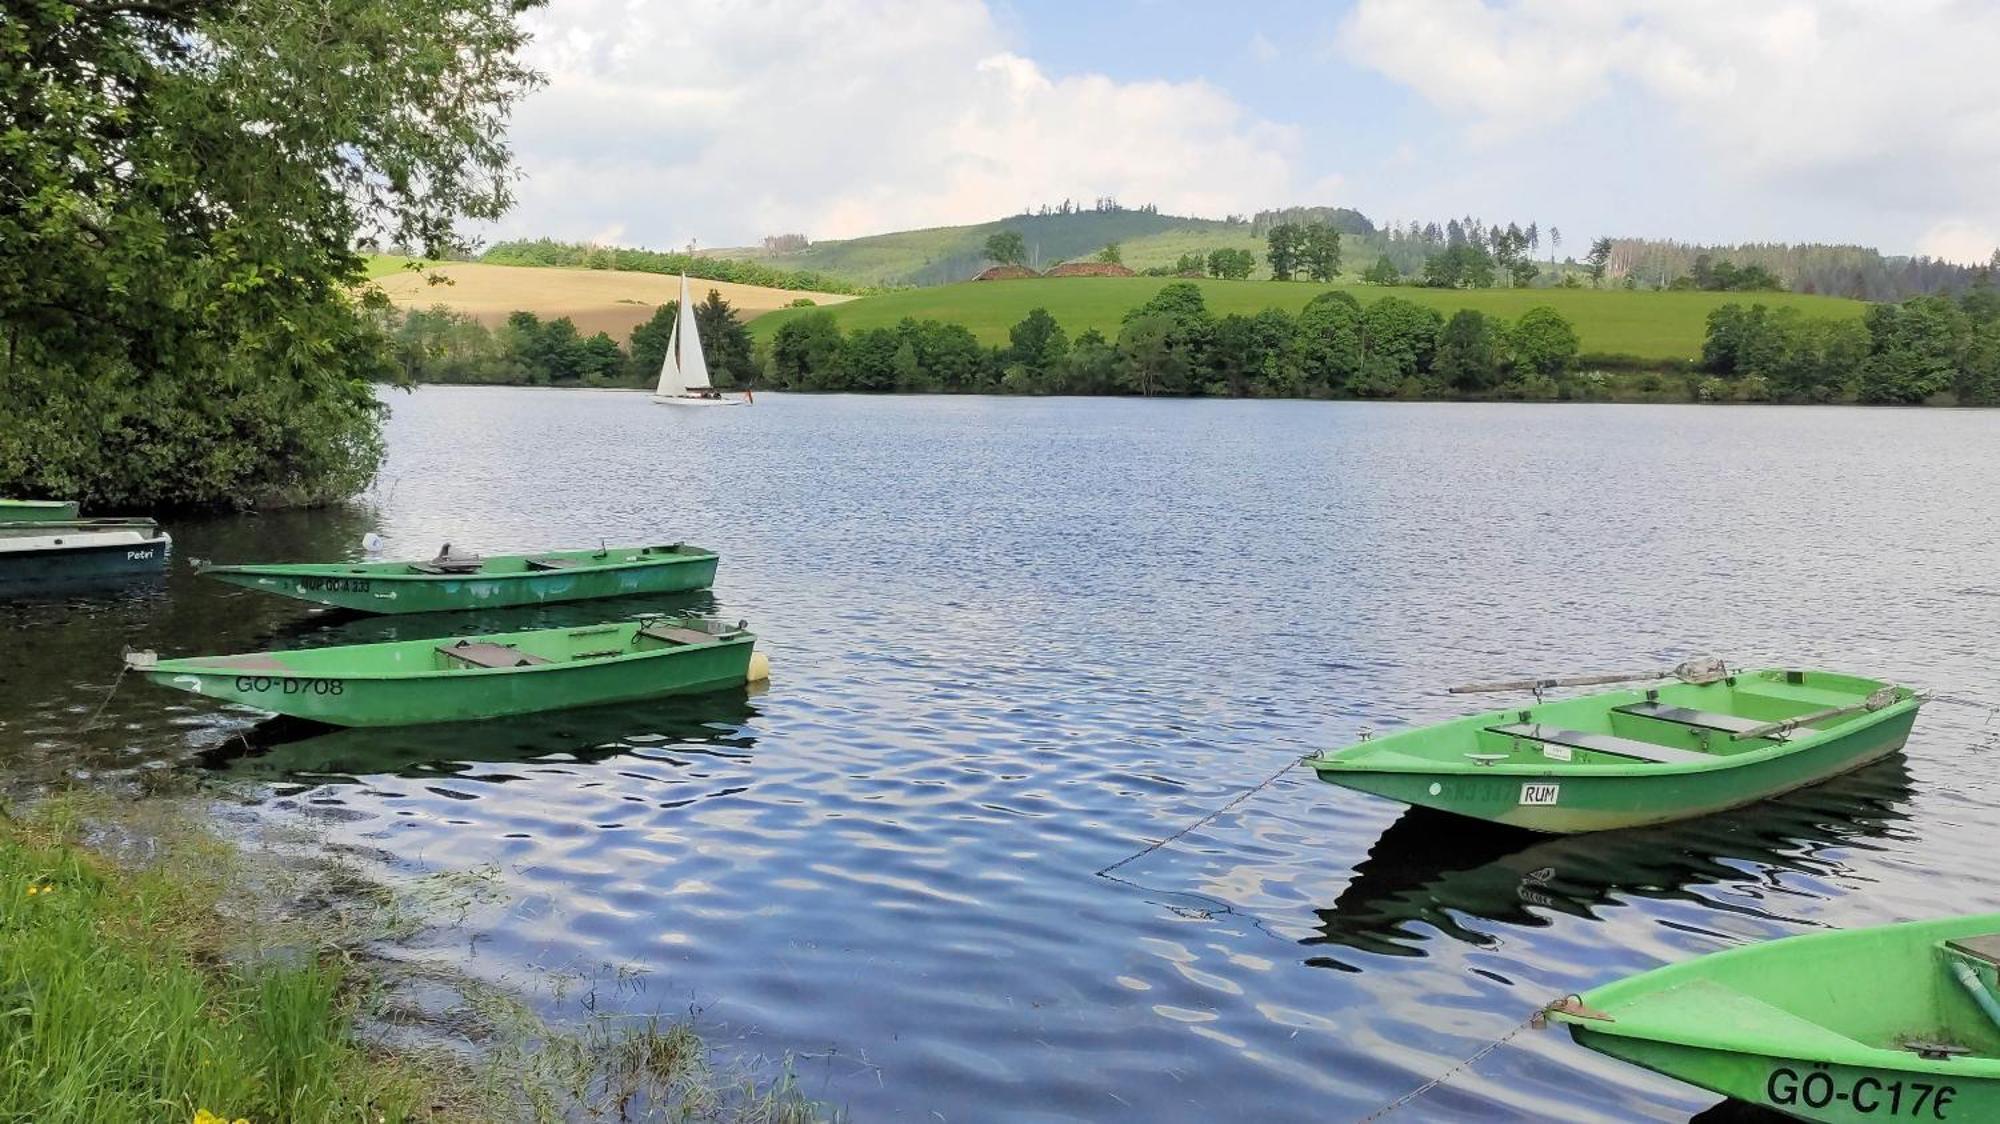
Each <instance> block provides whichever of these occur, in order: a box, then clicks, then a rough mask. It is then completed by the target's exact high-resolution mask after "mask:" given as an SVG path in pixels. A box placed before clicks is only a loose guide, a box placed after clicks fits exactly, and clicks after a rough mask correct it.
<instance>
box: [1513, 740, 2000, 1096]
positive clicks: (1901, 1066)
mask: <svg viewBox="0 0 2000 1124" xmlns="http://www.w3.org/2000/svg"><path fill="white" fill-rule="evenodd" d="M1885 709H1886V708H1885ZM1961 925H1963V926H1967V927H1969V929H1970V931H1975V932H1976V931H1978V930H1979V929H1982V928H1983V929H1988V930H1990V929H1991V928H1995V927H2000V913H1977V914H1969V915H1965V916H1958V917H1933V918H1925V919H1920V920H1915V921H1901V922H1891V923H1890V924H1888V925H1883V926H1870V927H1868V928H1864V929H1832V930H1826V931H1822V932H1816V933H1794V934H1791V935H1789V936H1784V937H1777V938H1773V939H1770V940H1761V941H1754V942H1752V943H1750V944H1744V945H1738V946H1737V947H1735V948H1726V949H1720V950H1718V951H1715V952H1710V953H1705V954H1703V955H1700V956H1696V957H1694V958H1692V959H1689V960H1680V961H1675V962H1672V963H1667V964H1660V965H1656V966H1655V967H1652V968H1648V969H1646V970H1645V971H1643V972H1639V973H1636V974H1634V975H1630V976H1625V977H1622V978H1620V979H1615V980H1612V981H1610V982H1608V983H1604V984H1600V985H1598V986H1597V987H1594V988H1591V989H1589V990H1587V991H1585V992H1582V993H1581V994H1580V995H1578V996H1577V998H1578V999H1579V1000H1581V1001H1582V1003H1583V1004H1584V1006H1586V1007H1590V1008H1593V1009H1595V1010H1598V1011H1601V1012H1603V1013H1604V1014H1607V1015H1610V1016H1611V1017H1610V1018H1609V1019H1595V1018H1588V1017H1584V1016H1579V1015H1572V1014H1568V1013H1565V1012H1563V1011H1560V1010H1554V1009H1551V1010H1549V1011H1548V1013H1547V1014H1548V1019H1549V1021H1550V1022H1555V1023H1561V1024H1563V1025H1564V1026H1567V1027H1569V1028H1570V1030H1571V1036H1572V1037H1575V1038H1577V1040H1578V1044H1579V1045H1582V1046H1585V1047H1586V1048H1590V1044H1589V1043H1587V1042H1584V1041H1583V1040H1582V1036H1581V1035H1577V1034H1576V1033H1575V1032H1576V1031H1578V1030H1582V1031H1586V1032H1588V1033H1590V1034H1602V1035H1605V1036H1607V1037H1611V1038H1618V1039H1622V1040H1624V1041H1627V1042H1654V1043H1659V1044H1662V1045H1667V1046H1680V1047H1685V1048H1688V1049H1694V1050H1708V1051H1712V1052H1715V1053H1721V1054H1732V1055H1738V1056H1749V1055H1752V1054H1754V1055H1755V1056H1758V1057H1765V1058H1773V1059H1779V1060H1787V1061H1792V1060H1796V1061H1806V1062H1825V1063H1827V1064H1829V1065H1846V1066H1856V1067H1862V1068H1869V1069H1887V1070H1901V1071H1917V1072H1923V1073H1938V1074H1950V1075H1953V1076H1958V1077H1965V1078H1977V1079H1985V1080H1994V1079H2000V1057H1994V1056H1992V1055H1981V1054H1973V1055H1969V1056H1961V1057H1957V1058H1926V1057H1924V1056H1923V1055H1921V1054H1918V1053H1915V1052H1914V1051H1910V1050H1892V1049H1889V1048H1888V1047H1886V1046H1871V1045H1869V1044H1867V1043H1866V1042H1862V1041H1860V1040H1858V1039H1854V1038H1851V1037H1849V1036H1848V1035H1847V1034H1846V1033H1845V1032H1843V1031H1841V1030H1839V1029H1838V1028H1836V1027H1831V1026H1827V1025H1826V1024H1825V1023H1823V1022H1817V1021H1815V1020H1812V1019H1806V1020H1805V1021H1806V1022H1809V1023H1812V1024H1813V1025H1815V1026H1818V1027H1820V1028H1822V1029H1824V1030H1827V1031H1829V1032H1831V1033H1833V1034H1836V1035H1839V1036H1840V1038H1841V1039H1842V1042H1841V1044H1840V1045H1839V1046H1838V1048H1835V1049H1818V1050H1809V1051H1800V1052H1797V1053H1780V1052H1775V1051H1773V1050H1771V1049H1769V1048H1768V1047H1766V1048H1760V1049H1756V1050H1740V1049H1735V1048H1733V1047H1731V1046H1728V1045H1724V1044H1723V1040H1720V1039H1717V1038H1714V1037H1706V1038H1704V1037H1698V1036H1696V1035H1694V1034H1690V1033H1687V1032H1685V1031H1673V1030H1665V1031H1660V1032H1651V1031H1649V1032H1646V1033H1631V1032H1628V1031H1627V1030H1626V1029H1625V1027H1624V1026H1623V1025H1621V1024H1620V1022H1619V1021H1618V1017H1617V1014H1616V1011H1615V1008H1616V1007H1617V1006H1618V1005H1619V1004H1620V1003H1621V1002H1625V1001H1627V999H1629V998H1636V997H1640V996H1646V995H1658V994H1661V993H1664V992H1666V991H1669V990H1672V989H1673V988H1676V987H1680V986H1683V985H1684V984H1686V983H1697V982H1702V981H1703V980H1704V979H1705V978H1707V977H1705V976H1703V975H1702V974H1701V973H1700V972H1699V971H1698V970H1697V968H1696V967H1695V966H1696V965H1707V966H1710V967H1711V968H1712V966H1713V965H1714V964H1715V963H1716V962H1717V961H1719V960H1736V959H1741V958H1752V959H1756V958H1761V957H1765V956H1772V955H1780V954H1778V953H1774V952H1773V951H1772V949H1773V946H1778V945H1788V946H1792V947H1796V945H1793V942H1795V941H1796V942H1819V941H1839V940H1841V939H1842V938H1845V937H1851V936H1853V935H1854V934H1855V933H1857V932H1866V931H1869V929H1903V928H1911V929H1915V928H1929V929H1933V930H1938V931H1937V932H1933V933H1930V934H1927V935H1926V938H1925V939H1928V940H1930V941H1931V943H1932V944H1933V946H1934V945H1935V943H1936V942H1938V941H1945V940H1950V939H1951V938H1952V936H1957V935H1963V934H1959V933H1955V932H1954V933H1950V934H1946V933H1944V932H1942V930H1945V929H1955V928H1956V927H1958V926H1961ZM1655 976H1658V977H1666V978H1668V983H1667V984H1666V985H1665V986H1658V985H1655V986H1645V981H1646V980H1648V979H1649V978H1650V977H1655ZM1681 976H1686V979H1685V980H1683V979H1680V978H1678V977H1681ZM1730 990H1732V991H1736V992H1738V993H1740V994H1745V995H1750V997H1751V998H1753V999H1754V998H1757V997H1756V996H1755V995H1754V994H1751V993H1748V992H1743V991H1742V989H1741V988H1730ZM1606 992H1611V993H1613V994H1611V995H1606V994H1605V993H1606ZM1800 1017H1802V1016H1800ZM1634 1064H1637V1065H1640V1066H1642V1067H1644V1068H1646V1069H1652V1070H1653V1071H1654V1072H1656V1073H1665V1074H1666V1075H1667V1076H1668V1077H1672V1078H1674V1079H1675V1080H1677V1081H1686V1080H1687V1078H1686V1077H1684V1076H1681V1075H1679V1074H1675V1073H1669V1072H1667V1071H1666V1070H1661V1069H1655V1068H1654V1067H1653V1066H1650V1065H1646V1063H1644V1062H1635V1063H1634ZM1954 1067H1956V1068H1954Z"/></svg>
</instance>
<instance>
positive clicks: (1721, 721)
mask: <svg viewBox="0 0 2000 1124" xmlns="http://www.w3.org/2000/svg"><path fill="white" fill-rule="evenodd" d="M1612 709H1614V710H1617V711H1621V712H1623V713H1625V714H1636V715H1638V716H1639V717H1641V718H1657V719H1659V720H1660V721H1662V722H1674V723H1678V724H1680V725H1682V726H1693V727H1696V728H1697V729H1702V730H1720V731H1722V732H1723V733H1725V734H1740V733H1742V732H1743V731H1745V730H1754V729H1756V728H1757V727H1759V726H1765V725H1769V723H1767V722H1765V721H1764V720H1763V719H1761V718H1744V717H1743V716H1741V715H1737V714H1723V713H1721V712H1720V711H1714V710H1696V709H1694V708H1693V707H1688V706H1669V705H1667V704H1666V703H1662V702H1636V703H1631V704H1628V705H1626V706H1620V707H1613V708H1612Z"/></svg>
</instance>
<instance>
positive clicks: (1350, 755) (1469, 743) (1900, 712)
mask: <svg viewBox="0 0 2000 1124" xmlns="http://www.w3.org/2000/svg"><path fill="white" fill-rule="evenodd" d="M1684 666H1687V665H1684ZM1714 667H1715V670H1714V671H1713V672H1712V675H1713V677H1712V678H1711V677H1710V676H1709V675H1694V676H1691V677H1690V680H1684V681H1682V682H1678V683H1671V684H1667V685H1665V686H1661V687H1655V688H1647V689H1644V690H1617V691H1608V692H1605V693H1602V694H1597V695H1590V696H1586V697H1582V698H1575V699H1564V700H1561V701H1557V702H1543V701H1539V700H1538V701H1537V702H1536V703H1535V704H1534V705H1532V706H1527V707H1520V708H1516V709H1512V710H1496V711H1489V712H1487V713H1485V714H1475V715H1471V716H1469V717H1466V718H1460V719H1457V720H1455V721H1451V722H1445V723H1442V724H1439V725H1436V726H1427V727H1423V728H1421V729H1415V730H1407V731H1404V732H1401V733H1397V734H1392V735H1389V736H1387V737H1381V738H1375V739H1372V740H1364V741H1362V742H1360V743H1359V744H1356V745H1352V746H1348V747H1347V748H1345V749H1340V750H1334V751H1330V752H1327V753H1324V754H1321V755H1318V756H1315V757H1311V758H1308V759H1307V761H1306V763H1307V764H1309V765H1311V766H1312V767H1313V769H1315V770H1316V771H1317V772H1318V773H1319V776H1320V779H1321V780H1325V781H1330V782H1332V783H1334V784H1338V785H1344V786H1346V787H1348V788H1354V789H1359V790H1361V791H1362V792H1368V793H1373V794H1375V795H1377V796H1386V797H1388V798H1389V799H1391V800H1400V801H1402V802H1403V803H1405V804H1417V805H1422V806H1424V807H1429V808H1438V809H1441V810H1443V811H1446V812H1455V813H1457V814H1459V815H1464V816H1472V817H1474V818H1477V819H1482V820H1491V821H1493V822H1495V823H1504V824H1512V825H1514V826H1516V827H1524V828H1528V829H1530V830H1533V831H1547V832H1578V831H1602V830H1606V829H1610V828H1622V827H1639V826H1642V825H1645V824H1656V823H1666V822H1669V821H1672V820H1679V819H1686V818H1688V817H1690V816H1699V815H1705V814H1707V813H1710V812H1719V811H1722V810H1724V809H1727V808H1735V807H1739V806H1741V805H1744V804H1750V803H1754V802H1756V801H1758V800H1763V799H1765V798H1767V797H1771V796H1776V795H1777V794H1779V793H1782V792H1789V791H1791V790H1792V789H1795V788H1803V787H1804V786H1806V785H1809V784H1814V783H1816V782H1818V781H1823V780H1825V779H1827V778H1828V777H1832V776H1837V775H1839V774H1841V773H1845V772H1848V771H1849V770H1852V769H1858V768H1860V767H1861V766H1863V765H1865V764H1867V763H1869V762H1870V761H1874V760H1876V759H1878V758H1881V757H1884V756H1887V755H1888V754H1890V753H1894V752H1895V751H1896V750H1898V749H1901V748H1902V746H1903V742H1904V740H1905V739H1907V738H1908V737H1909V735H1910V727H1911V724H1912V723H1914V722H1915V721H1916V717H1917V708H1918V707H1919V706H1920V705H1922V703H1923V701H1924V696H1923V695H1921V694H1919V693H1918V692H1916V691H1913V690H1911V689H1909V688H1907V687H1898V686H1894V685H1892V684H1888V683H1882V682H1879V681H1877V680H1873V679H1863V678H1860V677H1858V676H1852V675H1842V674H1838V673H1835V672H1829V671H1789V670H1783V669H1767V670H1762V671H1747V672H1737V673H1734V674H1730V673H1728V672H1727V670H1726V669H1722V668H1720V665H1714ZM1625 678H1633V677H1625ZM1598 681H1603V679H1602V678H1599V679H1598ZM1546 683H1547V681H1544V683H1543V684H1530V685H1532V686H1543V685H1546Z"/></svg>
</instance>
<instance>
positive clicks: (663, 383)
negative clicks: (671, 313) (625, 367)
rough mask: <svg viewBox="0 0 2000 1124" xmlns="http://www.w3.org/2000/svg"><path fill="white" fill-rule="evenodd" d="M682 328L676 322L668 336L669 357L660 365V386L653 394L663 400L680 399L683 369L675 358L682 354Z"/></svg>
mask: <svg viewBox="0 0 2000 1124" xmlns="http://www.w3.org/2000/svg"><path fill="white" fill-rule="evenodd" d="M680 336H681V326H680V323H679V322H678V321H676V322H675V324H674V327H673V331H672V332H671V333H670V334H668V336H667V357H666V359H665V360H663V361H662V362H661V363H660V385H659V388H658V389H656V390H654V391H653V393H654V394H656V395H659V396H661V397H663V398H679V397H680V396H681V394H682V393H683V390H682V387H681V367H680V363H679V361H678V360H677V359H676V358H675V356H676V355H677V354H679V352H680Z"/></svg>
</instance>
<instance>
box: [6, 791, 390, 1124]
mask: <svg viewBox="0 0 2000 1124" xmlns="http://www.w3.org/2000/svg"><path fill="white" fill-rule="evenodd" d="M228 864H229V854H228V851H227V848H226V847H224V846H223V845H221V844H220V843H217V842H215V841H214V840H212V839H209V838H207V837H205V836H203V837H201V838H200V841H197V842H188V841H185V840H184V841H180V842H177V843H174V844H173V845H172V846H171V847H170V849H169V850H167V851H166V852H163V853H161V854H159V855H158V856H157V857H156V859H155V860H154V861H152V862H150V863H148V864H147V865H146V866H145V867H143V868H139V869H121V868H118V867H114V866H113V865H111V864H109V863H107V862H105V861H104V860H102V859H101V858H99V857H97V856H95V855H93V854H92V853H90V852H88V851H86V850H84V849H83V848H82V847H81V846H80V845H79V843H78V840H77V828H76V826H75V821H74V819H73V817H71V816H69V815H66V814H65V813H64V811H63V809H62V806H61V805H58V806H57V808H56V810H55V811H53V812H50V813H44V814H43V815H40V816H38V817H37V818H36V819H35V820H32V821H19V820H14V819H11V818H10V819H6V820H4V821H0V1119H6V1120H35V1121H40V1122H43V1124H54V1122H59V1121H76V1122H78V1124H83V1122H102V1124H121V1122H125V1121H130V1122H133V1124H139V1122H147V1124H150V1122H153V1121H163V1120H166V1121H172V1120H179V1121H189V1120H193V1119H195V1117H196V1114H197V1113H198V1112H204V1111H206V1112H212V1113H214V1114H216V1115H217V1116H220V1117H222V1118H223V1119H225V1120H236V1119H238V1118H246V1117H247V1118H249V1119H250V1120H253V1121H257V1122H259V1124H262V1122H264V1121H277V1120H285V1121H317V1120H326V1121H352V1120H370V1121H376V1120H383V1121H389V1120H403V1119H409V1118H411V1117H412V1116H413V1115H415V1114H416V1112H417V1111H418V1107H417V1106H419V1105H426V1106H427V1105H428V1104H429V1101H428V1099H427V1098H426V1097H424V1096H423V1093H424V1089H423V1087H422V1085H421V1083H420V1082H419V1081H418V1079H417V1078H416V1077H415V1076H413V1075H412V1074H411V1073H409V1072H406V1071H405V1070H404V1069H403V1068H402V1066H401V1065H400V1063H397V1062H395V1061H393V1060H391V1059H387V1058H383V1057H378V1056H375V1055H371V1054H370V1053H368V1052H367V1051H366V1050H364V1049H363V1048H362V1047H361V1046H360V1045H359V1044H358V1043H357V1042H356V1040H355V1039H354V1037H353V1021H352V1012H351V1010H350V1005H349V1003H348V1002H347V1000H346V999H345V998H344V992H343V977H342V973H341V971H340V970H339V968H338V967H337V966H335V965H333V964H331V963H326V962H322V961H320V960H318V959H316V958H313V957H310V956H307V957H292V958H288V959H276V958H273V959H259V958H257V957H254V956H243V955H241V953H242V951H243V950H241V949H238V948H234V947H232V946H233V945H234V944H235V939H236V938H238V937H240V935H241V934H238V933H235V932H232V931H231V927H230V926H229V924H228V923H227V921H226V920H225V919H224V917H223V915H222V914H220V913H219V912H218V910H217V905H218V900H219V896H220V894H221V891H222V887H223V886H224V884H225V881H226V879H225V877H224V876H223V875H221V874H220V873H219V872H221V871H223V870H225V869H226V868H227V867H228Z"/></svg>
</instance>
